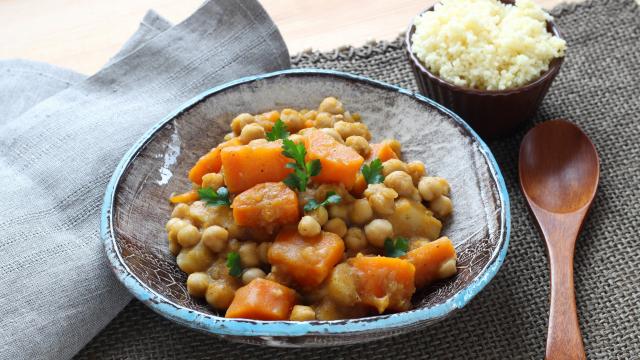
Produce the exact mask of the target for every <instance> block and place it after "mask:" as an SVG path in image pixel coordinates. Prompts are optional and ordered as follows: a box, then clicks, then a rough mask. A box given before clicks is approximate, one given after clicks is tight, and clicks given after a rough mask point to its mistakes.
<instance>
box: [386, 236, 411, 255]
mask: <svg viewBox="0 0 640 360" xmlns="http://www.w3.org/2000/svg"><path fill="white" fill-rule="evenodd" d="M407 251H409V240H407V239H406V238H403V237H402V236H398V237H397V238H395V239H391V238H386V239H385V240H384V255H385V256H388V257H394V258H397V257H400V256H403V255H404V254H406V253H407Z"/></svg>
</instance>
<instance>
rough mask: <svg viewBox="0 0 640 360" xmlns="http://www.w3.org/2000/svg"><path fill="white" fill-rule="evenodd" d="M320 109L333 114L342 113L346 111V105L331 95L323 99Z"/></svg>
mask: <svg viewBox="0 0 640 360" xmlns="http://www.w3.org/2000/svg"><path fill="white" fill-rule="evenodd" d="M318 111H326V112H328V113H331V114H342V113H343V112H344V107H343V106H342V103H341V102H340V101H339V100H338V99H336V98H334V97H333V96H329V97H327V98H325V99H324V100H322V102H321V103H320V106H318Z"/></svg>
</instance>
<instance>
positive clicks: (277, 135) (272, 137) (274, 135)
mask: <svg viewBox="0 0 640 360" xmlns="http://www.w3.org/2000/svg"><path fill="white" fill-rule="evenodd" d="M288 137H289V132H288V131H287V125H285V124H284V123H283V122H282V120H280V119H278V121H276V122H275V124H273V127H272V128H271V131H269V132H267V140H269V141H276V140H280V139H286V138H288Z"/></svg>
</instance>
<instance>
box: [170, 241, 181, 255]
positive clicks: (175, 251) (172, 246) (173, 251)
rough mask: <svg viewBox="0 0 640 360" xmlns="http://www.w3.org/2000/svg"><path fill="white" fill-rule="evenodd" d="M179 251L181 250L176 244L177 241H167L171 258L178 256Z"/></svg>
mask: <svg viewBox="0 0 640 360" xmlns="http://www.w3.org/2000/svg"><path fill="white" fill-rule="evenodd" d="M181 250H182V246H180V244H178V242H177V241H171V240H169V252H171V254H172V255H173V256H178V254H180V251H181Z"/></svg>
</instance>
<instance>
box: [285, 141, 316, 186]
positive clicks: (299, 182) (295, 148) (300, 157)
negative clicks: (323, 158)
mask: <svg viewBox="0 0 640 360" xmlns="http://www.w3.org/2000/svg"><path fill="white" fill-rule="evenodd" d="M282 154H283V155H284V156H286V157H288V158H290V159H293V160H294V162H292V163H287V165H286V167H288V168H290V169H293V174H289V176H287V178H286V179H284V183H285V184H287V186H289V187H290V188H292V189H298V190H299V191H305V190H306V189H307V184H308V183H309V179H310V178H311V177H312V176H316V175H318V174H319V173H320V170H321V169H322V165H321V164H320V160H318V159H315V160H312V161H310V162H305V161H304V157H305V156H306V155H307V149H306V148H305V147H304V144H303V143H300V144H296V143H294V142H293V141H291V140H289V139H284V140H283V142H282Z"/></svg>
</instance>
